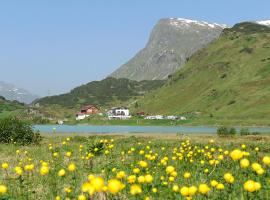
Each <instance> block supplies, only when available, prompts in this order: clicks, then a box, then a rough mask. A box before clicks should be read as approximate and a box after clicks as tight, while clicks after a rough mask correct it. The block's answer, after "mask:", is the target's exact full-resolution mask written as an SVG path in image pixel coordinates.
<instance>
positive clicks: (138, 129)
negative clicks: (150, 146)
mask: <svg viewBox="0 0 270 200" xmlns="http://www.w3.org/2000/svg"><path fill="white" fill-rule="evenodd" d="M35 129H36V130H39V131H40V132H42V133H53V132H58V133H216V130H217V127H214V126H96V125H95V126H92V125H35ZM237 129H238V130H239V129H240V128H237ZM249 130H250V131H252V132H255V131H256V132H260V133H270V127H252V128H249Z"/></svg>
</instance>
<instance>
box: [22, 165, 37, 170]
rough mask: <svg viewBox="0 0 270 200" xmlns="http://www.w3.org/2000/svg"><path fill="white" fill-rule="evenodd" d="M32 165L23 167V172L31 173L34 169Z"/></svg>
mask: <svg viewBox="0 0 270 200" xmlns="http://www.w3.org/2000/svg"><path fill="white" fill-rule="evenodd" d="M34 167H35V166H34V164H30V165H25V166H24V170H25V171H32V170H33V169H34Z"/></svg>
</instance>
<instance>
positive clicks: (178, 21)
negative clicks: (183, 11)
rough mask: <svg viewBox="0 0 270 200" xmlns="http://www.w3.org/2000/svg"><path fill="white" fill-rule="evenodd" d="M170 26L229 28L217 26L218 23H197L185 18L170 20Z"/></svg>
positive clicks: (221, 25)
mask: <svg viewBox="0 0 270 200" xmlns="http://www.w3.org/2000/svg"><path fill="white" fill-rule="evenodd" d="M170 24H171V25H173V26H176V27H181V26H183V25H184V26H190V25H198V26H204V27H210V28H217V27H219V28H227V27H228V26H227V25H225V24H217V23H208V22H205V21H197V20H192V19H185V18H170Z"/></svg>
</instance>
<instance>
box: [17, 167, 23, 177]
mask: <svg viewBox="0 0 270 200" xmlns="http://www.w3.org/2000/svg"><path fill="white" fill-rule="evenodd" d="M15 172H16V174H17V175H19V176H21V175H22V174H23V170H22V168H21V167H15Z"/></svg>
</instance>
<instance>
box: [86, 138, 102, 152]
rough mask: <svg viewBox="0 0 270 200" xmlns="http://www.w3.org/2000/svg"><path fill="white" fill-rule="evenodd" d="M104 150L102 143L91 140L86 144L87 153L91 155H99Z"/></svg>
mask: <svg viewBox="0 0 270 200" xmlns="http://www.w3.org/2000/svg"><path fill="white" fill-rule="evenodd" d="M104 148H105V144H104V143H103V142H100V141H97V140H91V141H90V143H89V144H88V152H89V153H92V154H93V155H100V154H101V153H102V152H103V150H104Z"/></svg>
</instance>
